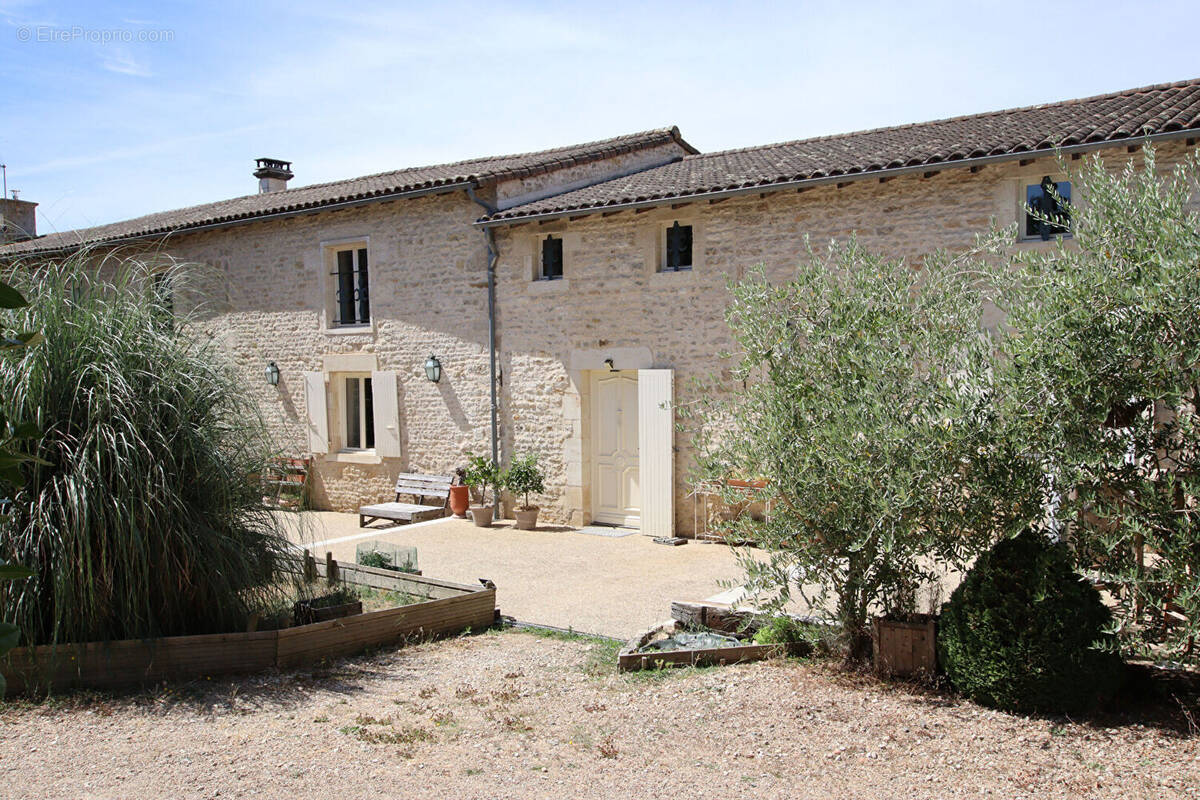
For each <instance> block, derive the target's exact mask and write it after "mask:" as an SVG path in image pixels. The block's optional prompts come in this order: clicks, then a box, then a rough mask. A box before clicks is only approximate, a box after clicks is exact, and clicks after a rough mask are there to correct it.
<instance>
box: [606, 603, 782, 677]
mask: <svg viewBox="0 0 1200 800" xmlns="http://www.w3.org/2000/svg"><path fill="white" fill-rule="evenodd" d="M676 605H677V603H672V604H671V606H672V610H674V609H675V608H676ZM678 605H680V606H683V605H689V606H690V605H696V604H690V603H688V604H684V603H678ZM680 627H681V626H679V625H677V624H676V623H675V622H674V621H672V622H669V623H666V624H664V625H659V626H658V627H656V628H652V629H650V630H648V631H646V632H645V633H643V634H642V635H641V636H638V637H636V638H634V639H630V640H629V641H628V642H627V643H626V644H625V647H623V648H621V652H620V653H618V654H617V669H618V670H620V671H621V672H629V671H632V670H639V669H664V668H666V667H698V666H713V665H716V666H724V665H727V664H742V663H745V662H747V661H761V660H763V659H764V658H773V657H775V656H783V655H788V654H789V653H796V654H802V649H803V648H801V647H796V648H792V647H789V646H788V645H785V644H739V645H736V646H730V647H710V648H703V649H696V650H654V651H651V652H648V653H640V652H638V651H639V650H641V648H642V647H644V646H645V645H646V644H647V643H649V642H650V641H651V640H652V639H654V637H655V636H656V635H658V634H659V633H665V634H674V633H676V632H677V630H679V629H680Z"/></svg>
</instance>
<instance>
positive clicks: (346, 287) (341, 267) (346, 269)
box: [333, 247, 371, 326]
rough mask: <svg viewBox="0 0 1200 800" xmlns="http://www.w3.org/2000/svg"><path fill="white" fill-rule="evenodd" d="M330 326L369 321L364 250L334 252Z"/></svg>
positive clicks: (368, 297) (354, 249)
mask: <svg viewBox="0 0 1200 800" xmlns="http://www.w3.org/2000/svg"><path fill="white" fill-rule="evenodd" d="M336 257H337V271H336V272H334V273H333V277H334V279H335V281H336V286H337V289H336V290H335V297H334V308H335V310H336V313H335V315H334V320H333V324H334V325H335V326H336V325H366V324H368V323H369V322H370V321H371V295H370V291H369V288H368V287H369V279H368V273H367V248H365V247H359V248H349V249H346V250H338V251H337V253H336Z"/></svg>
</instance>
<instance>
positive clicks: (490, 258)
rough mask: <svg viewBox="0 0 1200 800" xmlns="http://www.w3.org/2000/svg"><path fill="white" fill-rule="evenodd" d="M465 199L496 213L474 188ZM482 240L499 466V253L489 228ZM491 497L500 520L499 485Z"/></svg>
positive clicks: (496, 461) (495, 450) (494, 460)
mask: <svg viewBox="0 0 1200 800" xmlns="http://www.w3.org/2000/svg"><path fill="white" fill-rule="evenodd" d="M467 197H470V198H471V200H472V201H473V202H474V203H475V204H477V205H479V206H481V207H482V208H483V210H484V211H485V212H487V214H488V215H489V216H490V215H492V214H495V213H496V208H495V207H494V206H492V205H491V204H490V203H487V202H485V201H483V200H480V199H479V198H478V197H476V196H475V187H474V186H470V185H468V186H467ZM483 238H484V241H485V242H486V243H487V287H488V362H489V365H490V370H491V376H490V377H491V381H490V383H491V406H492V413H491V417H492V463H493V464H497V465H499V463H500V425H499V413H500V403H499V399H498V391H497V381H496V262H497V261H498V260H499V258H500V251H499V250H497V249H496V232H495V231H493V230H492V229H491V228H484V229H483ZM492 496H493V497H494V498H495V499H496V505H495V508H494V509H493V510H492V518H493V519H500V487H499V485H497V486H493V487H492Z"/></svg>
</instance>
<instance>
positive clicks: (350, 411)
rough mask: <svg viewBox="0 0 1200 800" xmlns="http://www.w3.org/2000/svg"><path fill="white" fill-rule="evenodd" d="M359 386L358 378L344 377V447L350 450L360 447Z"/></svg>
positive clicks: (360, 399) (359, 448)
mask: <svg viewBox="0 0 1200 800" xmlns="http://www.w3.org/2000/svg"><path fill="white" fill-rule="evenodd" d="M359 386H360V384H359V379H358V378H346V447H348V448H350V449H351V450H361V449H362V429H361V428H360V427H359V426H360V425H361V424H362V418H361V409H360V407H359V404H360V403H361V401H362V397H361V393H360V391H359Z"/></svg>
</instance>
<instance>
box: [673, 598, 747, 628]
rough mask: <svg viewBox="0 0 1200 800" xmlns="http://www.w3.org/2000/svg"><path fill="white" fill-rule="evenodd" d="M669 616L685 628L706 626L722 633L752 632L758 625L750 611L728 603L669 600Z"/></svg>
mask: <svg viewBox="0 0 1200 800" xmlns="http://www.w3.org/2000/svg"><path fill="white" fill-rule="evenodd" d="M671 618H672V619H674V620H675V621H676V622H678V623H680V624H681V625H683V626H684V627H687V628H708V629H710V630H714V631H721V632H722V633H753V632H754V631H755V629H756V628H757V627H758V626H757V625H756V624H755V615H754V613H753V612H751V611H735V610H734V609H733V607H732V606H730V605H729V604H728V603H712V602H704V603H692V602H688V601H686V600H674V601H672V602H671Z"/></svg>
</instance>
